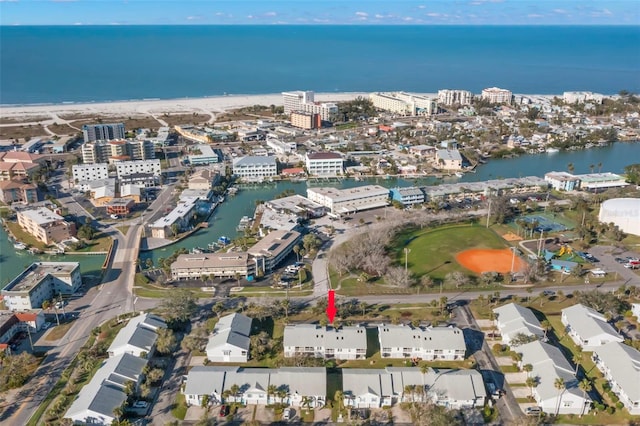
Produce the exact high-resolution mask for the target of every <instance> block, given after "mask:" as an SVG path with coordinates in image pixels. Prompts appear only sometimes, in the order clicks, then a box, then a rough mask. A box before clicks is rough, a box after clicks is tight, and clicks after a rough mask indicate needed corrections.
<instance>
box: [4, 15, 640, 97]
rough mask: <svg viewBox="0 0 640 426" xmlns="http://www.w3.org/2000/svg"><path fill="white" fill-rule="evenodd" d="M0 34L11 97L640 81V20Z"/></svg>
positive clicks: (588, 85)
mask: <svg viewBox="0 0 640 426" xmlns="http://www.w3.org/2000/svg"><path fill="white" fill-rule="evenodd" d="M0 39H1V40H2V42H1V43H0V58H2V59H1V60H0V103H1V104H33V103H61V102H90V101H115V100H129V99H149V98H161V99H169V98H178V97H204V96H215V95H223V94H225V93H226V94H264V93H277V92H280V91H284V90H297V89H305V90H314V91H316V92H357V91H378V90H380V91H386V90H406V91H415V92H423V93H432V92H436V91H437V90H438V89H443V88H460V89H467V90H472V91H474V92H476V93H478V92H480V91H481V90H482V89H483V88H485V87H491V86H498V87H504V88H508V89H511V90H512V91H514V92H515V93H539V94H554V93H562V92H563V91H565V90H590V91H595V92H600V93H604V94H613V93H617V92H618V91H620V90H622V89H625V90H630V91H636V92H637V91H640V48H639V46H640V27H638V26H615V27H613V26H610V27H608V26H573V27H558V26H43V27H37V26H32V27H26V26H25V27H22V26H18V27H7V26H3V27H0Z"/></svg>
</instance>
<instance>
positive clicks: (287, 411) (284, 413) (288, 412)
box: [282, 407, 291, 420]
mask: <svg viewBox="0 0 640 426" xmlns="http://www.w3.org/2000/svg"><path fill="white" fill-rule="evenodd" d="M290 419H291V408H289V407H287V408H285V409H284V410H283V411H282V420H290Z"/></svg>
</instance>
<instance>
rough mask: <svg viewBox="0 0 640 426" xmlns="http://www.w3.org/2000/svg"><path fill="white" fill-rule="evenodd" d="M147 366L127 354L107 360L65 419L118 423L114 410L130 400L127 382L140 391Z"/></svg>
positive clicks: (83, 389) (84, 388) (79, 395)
mask: <svg viewBox="0 0 640 426" xmlns="http://www.w3.org/2000/svg"><path fill="white" fill-rule="evenodd" d="M146 365H147V360H146V359H142V358H138V357H136V356H134V355H131V354H128V353H124V354H120V355H117V356H115V357H113V358H109V359H107V360H106V361H105V362H104V364H103V365H102V366H101V367H100V368H99V369H98V371H97V372H96V374H95V375H94V376H93V378H92V379H91V381H90V382H89V383H87V385H85V386H84V387H83V388H82V389H81V390H80V392H79V393H78V396H77V398H76V399H75V401H73V403H72V404H71V407H69V409H68V410H67V413H66V414H65V418H69V419H71V420H73V422H74V423H76V424H77V423H81V424H92V425H110V424H111V423H112V422H113V421H114V420H115V416H114V414H113V410H114V408H116V407H120V406H122V404H124V403H125V401H126V400H127V395H126V393H125V387H126V386H127V382H133V383H134V384H135V387H136V388H137V387H138V385H140V383H141V380H142V371H143V370H144V367H145V366H146Z"/></svg>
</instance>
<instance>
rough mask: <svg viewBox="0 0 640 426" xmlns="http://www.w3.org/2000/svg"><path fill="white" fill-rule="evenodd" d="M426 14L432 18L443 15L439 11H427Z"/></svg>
mask: <svg viewBox="0 0 640 426" xmlns="http://www.w3.org/2000/svg"><path fill="white" fill-rule="evenodd" d="M425 15H426V16H428V17H430V18H439V17H441V16H442V15H440V14H439V13H437V12H429V13H425Z"/></svg>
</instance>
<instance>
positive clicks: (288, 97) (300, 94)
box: [282, 90, 314, 115]
mask: <svg viewBox="0 0 640 426" xmlns="http://www.w3.org/2000/svg"><path fill="white" fill-rule="evenodd" d="M313 98H314V93H313V92H312V91H301V90H297V91H294V92H282V101H283V103H284V113H285V114H286V115H289V114H291V113H292V112H293V111H303V110H304V109H303V105H304V104H308V103H313Z"/></svg>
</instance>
